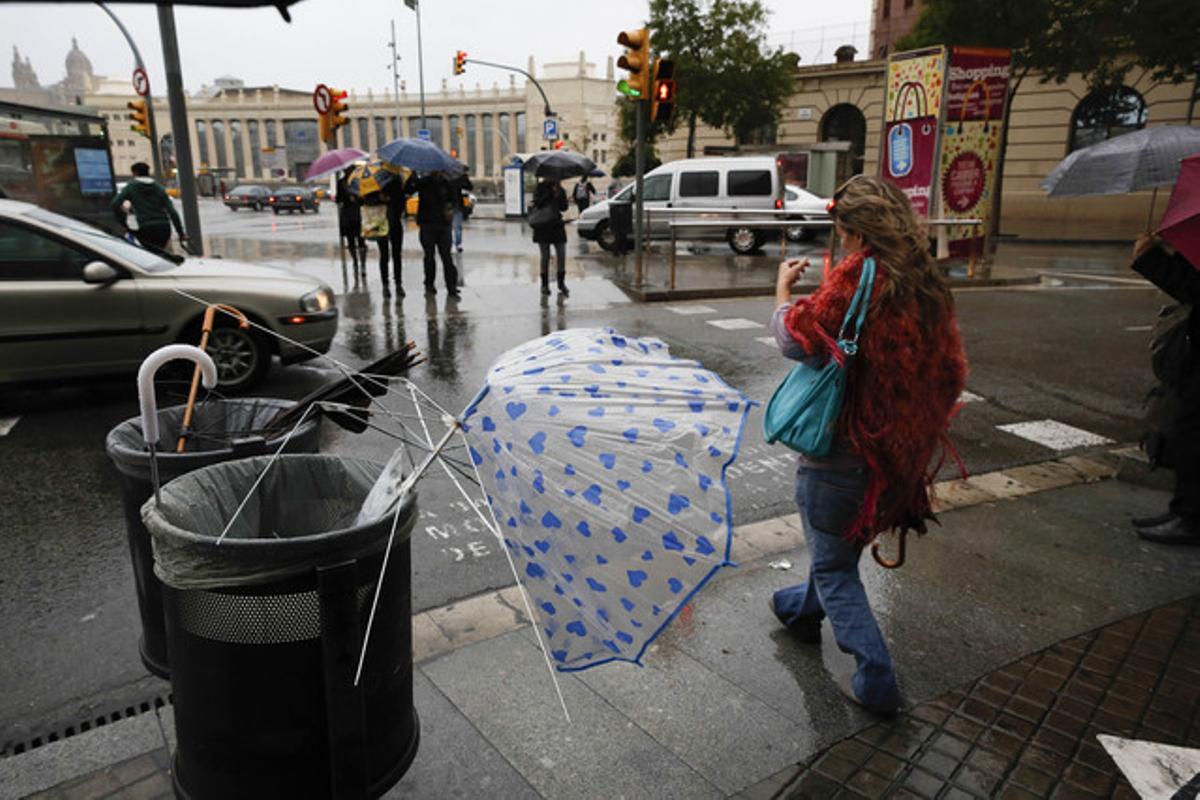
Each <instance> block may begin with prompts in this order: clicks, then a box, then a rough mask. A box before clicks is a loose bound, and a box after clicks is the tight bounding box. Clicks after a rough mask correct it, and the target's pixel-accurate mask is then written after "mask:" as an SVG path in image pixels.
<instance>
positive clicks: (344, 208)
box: [336, 170, 367, 273]
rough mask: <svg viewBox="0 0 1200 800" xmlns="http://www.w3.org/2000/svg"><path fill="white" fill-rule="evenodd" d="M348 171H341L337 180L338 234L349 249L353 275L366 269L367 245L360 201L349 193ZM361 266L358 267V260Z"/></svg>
mask: <svg viewBox="0 0 1200 800" xmlns="http://www.w3.org/2000/svg"><path fill="white" fill-rule="evenodd" d="M349 176H350V173H349V171H348V170H347V171H343V172H342V173H341V174H339V175H338V179H337V190H336V191H337V198H336V199H337V207H338V233H339V235H340V236H341V238H342V239H343V240H345V242H346V246H347V247H349V248H350V258H351V259H352V260H353V262H354V271H355V273H357V272H358V270H359V269H360V268H361V269H363V270H364V271H365V270H366V267H367V245H366V243H365V242H364V241H363V238H362V209H361V208H360V204H361V201H360V200H359V198H358V197H357V196H355V194H354V193H353V192H351V191H350V182H349ZM360 257H361V259H362V266H361V267H360V266H359V259H360Z"/></svg>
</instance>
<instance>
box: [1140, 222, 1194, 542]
mask: <svg viewBox="0 0 1200 800" xmlns="http://www.w3.org/2000/svg"><path fill="white" fill-rule="evenodd" d="M1133 258H1134V261H1133V269H1134V270H1135V271H1137V272H1138V273H1140V274H1141V275H1142V276H1144V277H1145V278H1146V279H1147V280H1149V281H1150V282H1151V283H1153V284H1154V285H1155V286H1157V287H1158V288H1159V289H1161V290H1162V291H1164V292H1166V293H1167V294H1168V295H1170V296H1171V298H1172V299H1174V300H1175V301H1176V302H1177V303H1182V304H1184V305H1186V306H1189V307H1190V308H1191V311H1190V313H1189V314H1188V319H1187V323H1186V326H1187V331H1188V337H1189V339H1190V345H1189V346H1188V349H1187V351H1186V356H1185V358H1184V359H1183V361H1182V363H1180V364H1178V365H1177V366H1178V373H1177V374H1176V375H1173V376H1170V377H1171V381H1170V382H1166V381H1164V384H1163V386H1162V387H1161V388H1160V389H1159V390H1158V391H1157V392H1156V394H1157V399H1156V400H1155V402H1156V403H1162V404H1164V406H1163V407H1165V408H1168V409H1170V410H1169V411H1168V417H1169V419H1167V420H1166V421H1165V424H1164V425H1163V428H1164V429H1163V430H1161V431H1158V432H1155V433H1153V434H1152V436H1153V437H1154V440H1155V441H1153V442H1152V445H1153V446H1152V447H1151V448H1148V450H1149V451H1150V452H1151V458H1152V461H1153V462H1154V463H1156V464H1162V465H1164V466H1168V467H1170V468H1171V469H1173V470H1175V492H1174V494H1173V495H1172V497H1171V504H1170V506H1169V507H1168V511H1167V513H1166V514H1162V515H1159V516H1157V517H1148V518H1145V519H1135V520H1134V521H1133V524H1134V527H1135V528H1136V529H1137V533H1138V536H1140V537H1142V538H1143V539H1146V540H1149V541H1151V542H1161V543H1163V544H1200V315H1198V314H1197V313H1196V311H1195V307H1196V305H1197V304H1198V303H1200V271H1198V270H1197V269H1196V268H1195V267H1194V266H1192V264H1191V263H1190V262H1189V261H1188V260H1187V259H1186V258H1184V257H1183V255H1182V254H1180V253H1172V252H1169V251H1168V250H1167V249H1166V248H1165V247H1164V246H1163V244H1161V243H1159V242H1156V241H1155V240H1154V239H1153V238H1152V237H1151V236H1150V235H1149V234H1146V235H1143V236H1141V237H1139V238H1138V240H1137V243H1136V244H1134V246H1133ZM1160 378H1161V376H1160Z"/></svg>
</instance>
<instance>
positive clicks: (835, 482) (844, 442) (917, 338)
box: [770, 175, 967, 714]
mask: <svg viewBox="0 0 1200 800" xmlns="http://www.w3.org/2000/svg"><path fill="white" fill-rule="evenodd" d="M829 213H830V217H831V218H832V219H833V221H834V222H835V223H836V226H837V232H838V234H839V235H840V237H841V244H842V248H843V251H844V252H845V253H847V255H846V257H845V258H843V259H842V260H841V261H840V262H839V263H838V265H837V266H836V267H834V269H833V270H832V271H831V272H830V273H829V275H828V277H827V278H826V279H825V280H824V282H823V283H822V284H821V286H820V287H818V289H817V290H816V291H815V292H814V293H813V294H812V295H810V296H808V297H805V298H801V299H800V300H798V301H797V302H795V303H794V304H793V303H792V299H791V292H792V284H794V283H795V282H796V280H797V279H798V278H799V277H800V275H801V274H802V273H803V272H804V270H805V269H806V268H807V267H808V260H807V259H805V260H803V261H801V260H799V259H791V260H788V261H784V262H783V263H782V264H780V265H779V275H778V279H777V282H776V289H775V299H776V306H777V307H776V309H775V313H774V315H773V316H772V319H771V328H772V331H773V333H774V335H775V340H776V342H777V343H778V344H779V348H780V350H781V351H782V352H783V355H785V356H787V357H788V358H791V359H795V360H801V359H817V360H819V362H821V363H824V362H825V360H826V359H828V358H830V357H831V355H830V354H831V349H830V348H831V346H832V345H833V342H834V338H833V337H836V336H838V332H839V329H840V328H841V326H842V321H843V319H844V317H845V314H846V310H847V308H848V307H849V306H850V301H851V298H852V296H853V295H854V292H855V289H856V288H857V286H858V282H859V279H860V277H861V274H862V269H863V262H864V260H865V258H867V257H868V256H870V257H873V258H874V259H875V262H876V277H875V284H874V288H873V291H872V294H871V299H870V303H869V305H868V310H867V315H866V321H865V323H864V324H863V329H862V331H861V332H860V335H859V339H858V352H857V355H856V356H855V357H854V359H853V360H852V361H851V362H850V366H849V372H848V375H847V386H846V395H845V398H844V400H843V403H842V408H841V413H840V415H839V417H838V420H837V423H836V428H835V435H834V441H833V446H832V448H831V450H830V452H829V454H828V455H827V456H824V457H821V458H811V457H808V456H804V455H801V456H800V459H799V461H800V463H799V468H798V470H797V478H796V504H797V506H798V507H799V510H800V518H801V521H802V522H803V525H804V537H805V540H806V541H807V543H808V550H809V553H810V556H811V559H812V563H811V565H810V567H809V573H808V580H807V581H805V582H804V583H801V584H799V585H797V586H793V587H790V588H787V589H781V590H780V591H777V592H775V594H774V596H773V597H772V598H771V600H770V605H771V610H772V611H773V612H774V613H775V615H776V617H778V618H779V620H780V621H781V622H782V623H783V624H784V625H786V626H787V627H788V628H789V629H790V630H791V631H793V632H794V633H795V634H796V636H797V637H798V638H799V639H801V640H802V641H805V642H808V643H813V644H815V643H819V642H820V641H821V621H822V620H823V619H824V618H825V617H826V616H828V617H829V621H830V624H831V627H832V628H833V636H834V639H835V640H836V641H837V644H838V647H839V648H840V649H842V650H843V651H845V652H848V653H851V654H853V656H854V659H855V663H856V671H855V673H854V675H853V677H852V678H851V680H850V683H849V685H842V684H841V683H839V688H841V689H842V691H843V692H845V693H846V694H847V695H848V696H849V697H850V698H851V699H852V700H854V701H855V702H857V703H859V704H861V705H862V706H864V707H866V708H867V709H869V710H871V711H874V712H876V713H882V714H889V713H894V712H895V711H896V710H897V709H898V708H899V705H900V693H899V689H898V687H897V685H896V675H895V670H894V668H893V666H892V659H891V656H890V655H889V654H888V649H887V644H886V643H885V642H884V639H883V635H882V634H881V633H880V630H879V626H878V624H877V623H876V621H875V617H874V615H873V614H872V613H871V607H870V604H869V602H868V600H867V594H866V592H865V590H864V589H863V585H862V581H861V579H860V578H859V574H858V561H859V557H860V556H861V554H862V550H863V547H864V545H866V544H868V543H870V542H871V541H872V540H873V539H874V538H875V536H876V535H877V534H880V533H884V532H887V531H891V530H897V531H906V530H908V529H913V530H916V531H917V532H919V533H924V532H925V529H926V525H925V521H926V520H928V519H934V516H933V513H932V511H931V508H930V500H929V487H930V485H931V484H932V481H933V478H934V475H935V473H936V471H937V470H936V467H934V468H932V469H931V467H930V462H931V461H932V459H933V456H934V452H935V450H938V449H940V448H939V446H942V447H949V446H950V445H949V440H948V438H947V436H946V431H947V428H948V426H949V423H950V417H951V415H952V413H953V411H954V409H955V407H956V405H957V403H958V397H959V394H960V393H961V392H962V389H963V382H964V379H965V376H966V370H967V366H966V358H965V355H964V352H963V346H962V340H961V338H960V336H959V332H958V324H957V322H956V320H955V315H954V301H953V298H952V297H951V295H950V291H949V288H948V287H947V286H946V283H945V281H944V279H943V278H942V276H941V274H940V273H939V272H938V269H937V267H936V265H935V264H934V262H933V259H932V258H931V257H930V256H929V251H928V250H927V249H926V247H925V243H926V238H925V233H924V231H923V230H922V229H921V225H920V223H919V222H918V220H917V218H916V215H915V214H914V213H913V211H912V206H911V205H910V204H909V201H908V198H906V197H905V196H904V194H903V193H902V192H900V190H898V189H896V188H895V187H894V186H892V185H891V184H889V183H886V182H884V181H881V180H879V179H877V178H868V177H865V176H861V175H860V176H857V177H855V178H851V179H850V180H849V181H847V182H846V183H844V184H842V186H841V187H840V188H839V189H838V190H837V192H836V193H835V194H834V198H833V200H832V201H831V202H830V204H829ZM944 454H945V450H943V455H944Z"/></svg>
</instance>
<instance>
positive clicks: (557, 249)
mask: <svg viewBox="0 0 1200 800" xmlns="http://www.w3.org/2000/svg"><path fill="white" fill-rule="evenodd" d="M566 210H567V193H566V192H565V191H563V187H562V183H561V182H559V180H558V179H557V178H543V179H542V180H541V181H540V182H539V183H538V185H537V189H535V190H534V192H533V210H532V211H530V212H529V226H530V227H531V228H533V241H534V242H536V243H537V246H538V250H539V251H540V252H541V275H542V294H544V295H546V294H550V247H551V245H553V246H554V257H555V267H556V276H557V278H558V293H559V294H560V295H562V296H563V297H569V296H570V295H571V293H570V292H569V291H568V290H567V227H566V224H565V223H564V222H563V216H562V215H563V212H564V211H566Z"/></svg>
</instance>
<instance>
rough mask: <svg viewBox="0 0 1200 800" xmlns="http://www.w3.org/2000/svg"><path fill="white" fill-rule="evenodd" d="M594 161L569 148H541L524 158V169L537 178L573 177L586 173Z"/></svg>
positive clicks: (591, 167)
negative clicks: (538, 151) (539, 150)
mask: <svg viewBox="0 0 1200 800" xmlns="http://www.w3.org/2000/svg"><path fill="white" fill-rule="evenodd" d="M595 168H596V162H594V161H592V160H591V159H590V158H588V157H587V156H584V155H580V154H579V153H573V152H571V151H570V150H543V151H541V152H540V153H534V154H533V155H531V156H530V157H529V158H527V159H525V165H524V169H525V170H526V171H527V172H528V171H532V172H533V174H534V175H536V176H538V177H539V178H559V179H561V178H574V177H578V176H581V175H587V174H588V173H590V172H591V171H592V170H594V169H595Z"/></svg>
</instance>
